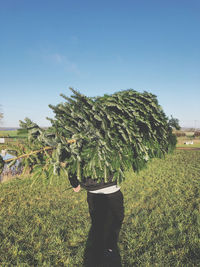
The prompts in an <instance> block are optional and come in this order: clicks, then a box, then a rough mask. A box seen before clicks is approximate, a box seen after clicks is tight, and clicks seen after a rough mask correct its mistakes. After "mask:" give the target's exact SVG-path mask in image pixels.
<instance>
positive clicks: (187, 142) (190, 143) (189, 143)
mask: <svg viewBox="0 0 200 267" xmlns="http://www.w3.org/2000/svg"><path fill="white" fill-rule="evenodd" d="M193 144H194V142H193V141H186V142H185V143H184V145H193Z"/></svg>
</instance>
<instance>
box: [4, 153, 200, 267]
mask: <svg viewBox="0 0 200 267" xmlns="http://www.w3.org/2000/svg"><path fill="white" fill-rule="evenodd" d="M199 173H200V151H176V152H175V153H174V154H170V155H167V156H166V158H165V159H155V160H153V161H152V162H150V163H149V165H148V167H147V168H146V169H144V170H143V171H141V172H140V173H139V174H135V173H133V172H130V173H127V179H126V181H124V182H123V183H122V184H121V190H122V192H123V194H124V205H125V219H124V223H123V226H122V230H121V233H120V240H119V250H120V255H121V262H122V266H124V267H129V266H130V267H131V266H152V267H153V266H200V175H199ZM32 183H33V181H32V180H31V178H23V179H22V178H21V179H13V180H12V181H10V182H5V183H2V184H0V207H1V209H0V266H23V267H24V266H67V267H68V266H69V267H71V266H78V267H79V266H84V264H83V262H84V257H85V250H86V247H87V238H88V232H89V230H90V218H89V214H88V207H87V202H86V192H85V191H84V190H82V191H81V192H79V193H74V192H73V191H72V190H71V189H69V190H68V188H69V183H68V181H67V180H66V179H65V177H60V178H59V179H58V178H55V180H54V181H53V184H51V185H50V184H49V185H47V184H46V182H45V181H41V180H37V181H36V182H35V183H34V184H33V185H32ZM31 185H32V186H31ZM66 189H67V190H66Z"/></svg>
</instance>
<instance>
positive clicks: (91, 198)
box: [69, 175, 124, 266]
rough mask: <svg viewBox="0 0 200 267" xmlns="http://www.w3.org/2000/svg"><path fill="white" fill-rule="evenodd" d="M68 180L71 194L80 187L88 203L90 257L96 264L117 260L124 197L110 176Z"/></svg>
mask: <svg viewBox="0 0 200 267" xmlns="http://www.w3.org/2000/svg"><path fill="white" fill-rule="evenodd" d="M69 181H70V183H71V185H72V187H73V190H74V192H79V191H80V189H81V187H82V188H84V189H86V190H87V202H88V207H89V213H90V217H91V222H92V227H91V231H92V239H93V240H92V255H93V260H95V262H96V263H99V264H100V263H101V262H102V261H104V260H108V261H111V262H113V264H114V262H115V264H116V265H115V266H119V265H117V264H118V263H119V261H120V259H119V258H118V256H117V241H118V237H119V232H120V229H121V226H122V222H123V219H124V205H123V194H122V192H121V190H120V187H119V186H118V185H117V183H116V182H115V181H113V176H110V177H109V178H108V182H107V183H105V182H104V179H102V180H101V182H97V179H91V178H87V179H85V180H83V182H81V183H80V182H79V181H78V179H77V178H76V176H75V175H74V176H71V177H70V178H69Z"/></svg>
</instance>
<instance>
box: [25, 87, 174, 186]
mask: <svg viewBox="0 0 200 267" xmlns="http://www.w3.org/2000/svg"><path fill="white" fill-rule="evenodd" d="M70 89H71V91H72V92H73V95H72V96H71V97H67V96H65V95H61V96H62V97H63V98H64V100H65V102H63V103H60V104H58V105H56V106H52V105H49V107H50V108H51V109H52V110H53V112H54V114H55V117H54V119H50V118H48V119H49V120H50V122H51V127H49V128H48V129H47V130H44V129H41V128H40V127H39V126H38V125H37V124H35V123H33V122H32V121H31V120H29V119H25V122H22V121H21V123H20V126H21V128H23V129H27V130H28V134H29V144H30V145H34V146H38V147H39V148H41V147H43V146H50V147H52V152H51V153H38V154H36V155H34V157H35V161H36V163H35V165H34V168H33V170H34V169H35V170H37V171H36V172H35V175H36V176H37V175H39V174H40V175H45V176H46V177H49V175H50V176H52V175H55V174H59V173H60V171H63V172H65V174H66V175H68V176H70V175H76V176H77V178H78V179H79V181H80V182H81V181H82V180H83V179H85V178H93V179H97V180H99V181H100V180H104V181H105V182H106V181H107V179H108V177H109V176H111V175H113V177H114V180H117V182H118V183H120V182H121V181H122V180H123V179H124V178H125V176H124V173H125V171H126V170H128V169H130V168H132V169H133V170H134V171H139V170H140V169H142V168H143V167H144V166H145V165H146V163H147V162H148V161H149V160H150V159H151V158H153V157H162V156H164V155H165V153H168V152H170V151H172V150H173V149H174V148H175V145H176V137H175V136H174V135H173V134H172V127H171V126H170V123H169V120H168V118H167V117H166V115H165V113H164V112H163V110H162V108H161V106H160V105H159V104H158V101H157V98H156V96H155V95H153V94H151V93H148V92H144V93H140V92H137V91H135V90H132V89H130V90H125V91H120V92H116V93H114V94H112V95H104V96H102V97H87V96H85V95H83V94H80V93H79V92H77V91H75V90H74V89H72V88H70ZM69 140H74V141H73V142H70V141H69ZM36 158H37V160H36Z"/></svg>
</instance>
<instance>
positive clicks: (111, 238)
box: [87, 190, 124, 257]
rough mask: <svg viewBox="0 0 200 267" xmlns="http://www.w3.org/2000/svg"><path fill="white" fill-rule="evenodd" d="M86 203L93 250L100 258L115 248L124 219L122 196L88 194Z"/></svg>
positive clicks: (114, 194) (117, 193)
mask: <svg viewBox="0 0 200 267" xmlns="http://www.w3.org/2000/svg"><path fill="white" fill-rule="evenodd" d="M87 201H88V206H89V213H90V216H91V220H92V232H93V234H92V236H93V242H92V243H93V244H92V246H93V250H94V253H95V254H96V256H97V257H98V256H100V255H101V253H103V251H104V250H105V249H114V248H116V247H117V241H118V237H119V232H120V229H121V226H122V221H123V219H124V206H123V194H122V192H121V191H120V190H119V191H117V192H115V193H111V194H95V193H90V192H88V195H87Z"/></svg>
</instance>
